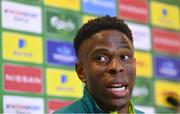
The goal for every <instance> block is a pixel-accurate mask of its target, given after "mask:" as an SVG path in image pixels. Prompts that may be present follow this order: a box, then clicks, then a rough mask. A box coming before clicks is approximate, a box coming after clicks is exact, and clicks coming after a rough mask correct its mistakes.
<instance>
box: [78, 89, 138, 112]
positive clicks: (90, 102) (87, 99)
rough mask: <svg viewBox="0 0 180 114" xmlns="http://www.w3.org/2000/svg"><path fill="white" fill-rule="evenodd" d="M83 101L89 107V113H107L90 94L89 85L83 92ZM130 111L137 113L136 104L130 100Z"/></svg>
mask: <svg viewBox="0 0 180 114" xmlns="http://www.w3.org/2000/svg"><path fill="white" fill-rule="evenodd" d="M82 102H83V103H84V104H85V106H86V107H87V108H86V110H87V112H89V113H94V112H95V113H105V112H104V111H103V110H102V109H101V108H100V107H99V106H98V105H97V103H96V101H95V100H94V99H93V98H92V96H91V95H90V93H89V91H88V89H87V86H85V87H84V92H83V98H82ZM128 112H129V113H131V114H135V109H134V106H133V104H132V102H131V100H130V102H129V107H128ZM112 113H113V114H116V113H117V112H112Z"/></svg>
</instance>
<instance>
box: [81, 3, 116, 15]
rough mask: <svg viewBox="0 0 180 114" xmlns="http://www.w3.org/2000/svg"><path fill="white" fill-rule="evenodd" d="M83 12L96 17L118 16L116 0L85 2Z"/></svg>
mask: <svg viewBox="0 0 180 114" xmlns="http://www.w3.org/2000/svg"><path fill="white" fill-rule="evenodd" d="M82 5H83V9H82V10H83V12H85V13H91V14H95V15H107V14H108V15H111V16H115V15H116V1H115V0H108V1H107V0H83V1H82Z"/></svg>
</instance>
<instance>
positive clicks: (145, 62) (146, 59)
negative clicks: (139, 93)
mask: <svg viewBox="0 0 180 114" xmlns="http://www.w3.org/2000/svg"><path fill="white" fill-rule="evenodd" d="M135 58H136V65H137V76H142V77H152V74H153V73H152V72H153V71H152V56H151V54H150V53H147V52H139V51H136V52H135ZM142 58H143V59H142Z"/></svg>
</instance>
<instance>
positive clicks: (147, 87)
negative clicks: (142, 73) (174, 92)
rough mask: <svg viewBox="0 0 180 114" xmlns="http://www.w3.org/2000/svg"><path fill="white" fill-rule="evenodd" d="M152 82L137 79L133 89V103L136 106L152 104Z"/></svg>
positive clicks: (145, 79)
mask: <svg viewBox="0 0 180 114" xmlns="http://www.w3.org/2000/svg"><path fill="white" fill-rule="evenodd" d="M152 82H153V81H152V80H151V79H148V80H147V78H142V77H141V78H140V77H138V79H137V81H136V84H135V86H134V89H133V93H132V96H133V97H134V99H133V101H134V102H136V103H137V104H142V105H152V104H153V94H152V90H153V85H152Z"/></svg>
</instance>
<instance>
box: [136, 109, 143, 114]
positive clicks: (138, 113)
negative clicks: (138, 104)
mask: <svg viewBox="0 0 180 114" xmlns="http://www.w3.org/2000/svg"><path fill="white" fill-rule="evenodd" d="M135 112H136V114H145V113H144V112H142V111H140V110H137V109H135Z"/></svg>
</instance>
